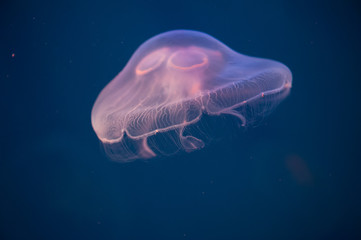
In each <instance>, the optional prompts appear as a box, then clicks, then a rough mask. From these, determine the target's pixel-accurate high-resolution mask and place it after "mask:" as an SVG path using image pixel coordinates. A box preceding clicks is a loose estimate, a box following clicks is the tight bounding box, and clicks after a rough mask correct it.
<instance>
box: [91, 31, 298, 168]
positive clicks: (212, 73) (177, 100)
mask: <svg viewBox="0 0 361 240" xmlns="http://www.w3.org/2000/svg"><path fill="white" fill-rule="evenodd" d="M291 84H292V74H291V72H290V70H289V69H288V68H287V67H286V66H285V65H283V64H282V63H279V62H277V61H273V60H268V59H262V58H255V57H250V56H246V55H243V54H240V53H237V52H235V51H233V50H232V49H230V48H229V47H227V46H226V45H224V44H223V43H221V42H220V41H218V40H217V39H215V38H213V37H211V36H210V35H207V34H205V33H201V32H197V31H189V30H176V31H170V32H166V33H162V34H159V35H157V36H155V37H153V38H151V39H149V40H147V41H146V42H145V43H143V44H142V45H141V46H140V47H139V48H138V49H137V50H136V51H135V53H134V54H133V56H132V57H131V58H130V60H129V62H128V63H127V64H126V66H125V67H124V69H123V70H122V71H121V72H120V73H119V74H118V75H117V76H116V77H115V78H114V79H113V80H112V81H111V82H110V83H109V84H108V85H107V86H106V87H105V88H104V89H103V90H102V91H101V92H100V94H99V96H98V98H97V99H96V101H95V104H94V106H93V109H92V113H91V121H92V126H93V129H94V131H95V133H96V135H97V136H98V138H99V139H100V141H101V142H102V143H103V145H104V148H105V152H106V153H107V154H108V155H109V156H110V158H111V159H113V160H116V161H121V162H127V161H131V160H134V159H146V158H152V157H155V156H161V155H168V154H173V153H176V152H178V151H179V150H183V151H186V152H190V151H193V150H197V149H201V148H203V147H204V146H205V143H207V139H206V138H207V133H206V131H205V130H204V129H203V130H201V125H204V124H201V122H202V120H203V119H206V118H207V117H215V118H219V119H221V118H220V116H221V115H231V116H233V117H235V118H237V119H239V120H238V121H239V123H240V125H242V126H246V125H251V124H252V123H254V122H255V121H256V120H257V119H259V118H260V117H261V118H263V117H264V116H266V115H267V114H269V113H270V112H271V111H272V110H273V109H274V108H275V107H276V106H277V105H278V103H279V102H280V101H281V100H283V99H284V98H285V97H286V96H287V94H288V93H289V91H290V88H291ZM222 119H224V118H222ZM217 126H218V125H216V126H214V127H216V128H217ZM201 136H204V138H203V139H202V137H201Z"/></svg>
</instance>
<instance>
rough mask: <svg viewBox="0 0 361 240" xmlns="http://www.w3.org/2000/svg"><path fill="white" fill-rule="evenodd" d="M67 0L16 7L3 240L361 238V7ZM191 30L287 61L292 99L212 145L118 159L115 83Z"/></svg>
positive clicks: (6, 28)
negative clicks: (113, 135)
mask: <svg viewBox="0 0 361 240" xmlns="http://www.w3.org/2000/svg"><path fill="white" fill-rule="evenodd" d="M59 2H61V3H55V2H51V1H17V0H15V1H10V0H8V1H5V2H4V1H2V2H1V5H0V31H1V32H0V61H1V62H0V83H1V85H0V86H1V88H0V90H1V103H0V104H1V115H0V123H1V126H2V127H1V145H0V239H198V240H199V239H357V238H359V239H360V237H361V234H360V231H361V230H360V226H361V225H360V222H361V220H360V219H361V207H360V202H361V197H360V190H361V188H360V169H361V167H360V166H361V163H360V160H361V157H360V155H361V154H360V150H361V149H360V133H361V132H360V126H359V125H360V115H359V112H360V103H361V101H360V100H361V97H360V95H361V94H360V85H361V84H360V81H361V78H360V53H361V51H360V50H361V49H360V41H361V37H360V32H361V31H360V30H361V26H360V24H359V23H360V20H361V19H360V18H361V17H360V8H359V6H358V5H357V4H355V3H352V2H347V1H336V2H339V3H335V2H333V1H324V2H321V1H288V0H284V1H233V2H232V1H225V0H224V1H212V0H209V1H168V2H159V1H142V2H138V1H114V2H108V1H99V2H95V1H82V2H79V1H72V2H64V1H59ZM179 28H182V29H193V30H200V31H203V32H206V33H208V34H210V35H212V36H214V37H216V38H218V39H219V40H221V41H222V42H224V43H225V44H227V45H228V46H230V47H231V48H233V49H234V50H236V51H239V52H241V53H244V54H248V55H252V56H258V57H265V58H271V59H276V60H278V61H281V62H283V63H285V64H286V65H287V66H288V67H289V68H290V69H291V71H292V72H293V76H294V82H293V88H292V91H291V94H290V96H289V97H288V98H287V99H286V100H285V101H284V102H283V103H282V104H281V105H280V106H279V107H278V108H277V110H276V111H275V112H274V113H273V114H272V115H271V116H270V117H268V118H267V119H266V120H265V121H264V122H263V123H262V124H261V125H259V126H258V127H256V128H249V129H247V130H246V131H242V130H240V131H239V133H237V134H235V136H233V137H228V136H225V138H224V140H223V141H221V142H219V143H217V144H214V145H212V146H211V147H208V148H205V149H204V150H201V151H198V152H195V153H191V154H183V155H178V156H174V157H169V158H166V159H161V160H150V161H148V162H142V161H137V162H134V163H131V164H119V163H115V162H112V161H109V160H108V159H107V158H106V156H105V155H104V153H103V152H102V150H101V147H100V144H99V141H98V139H97V137H96V135H95V134H94V132H93V130H92V128H91V124H90V112H91V108H92V105H93V103H94V101H95V99H96V97H97V95H98V93H99V91H100V90H101V89H102V88H103V87H104V86H105V85H106V84H107V83H108V82H109V81H110V80H111V79H112V78H113V77H114V76H115V75H116V74H117V73H118V72H119V71H120V70H121V69H122V68H123V66H124V65H125V64H126V62H127V61H128V59H129V58H130V56H131V54H132V53H133V52H134V51H135V50H136V48H137V47H138V46H139V45H140V44H141V43H142V42H144V41H145V40H147V39H148V38H150V37H152V36H154V35H156V34H158V33H161V32H164V31H167V30H173V29H179ZM12 54H15V55H14V56H12Z"/></svg>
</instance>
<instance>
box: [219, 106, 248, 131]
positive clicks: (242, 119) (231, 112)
mask: <svg viewBox="0 0 361 240" xmlns="http://www.w3.org/2000/svg"><path fill="white" fill-rule="evenodd" d="M223 113H224V114H229V115H233V116H235V117H237V118H239V119H240V120H241V122H242V127H244V126H246V122H247V121H246V118H245V117H244V116H243V115H242V114H240V113H239V112H237V111H235V110H233V109H230V110H227V111H225V112H223Z"/></svg>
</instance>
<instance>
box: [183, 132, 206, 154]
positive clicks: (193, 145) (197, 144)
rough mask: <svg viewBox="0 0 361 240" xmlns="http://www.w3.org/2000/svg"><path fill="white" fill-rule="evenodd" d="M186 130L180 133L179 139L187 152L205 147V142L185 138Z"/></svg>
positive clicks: (191, 137)
mask: <svg viewBox="0 0 361 240" xmlns="http://www.w3.org/2000/svg"><path fill="white" fill-rule="evenodd" d="M183 132H184V128H181V130H180V132H179V139H180V142H181V144H182V146H183V148H184V150H185V151H187V152H191V151H194V150H197V149H201V148H203V147H204V142H203V141H202V140H200V139H198V138H196V137H193V136H190V135H188V136H183Z"/></svg>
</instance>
